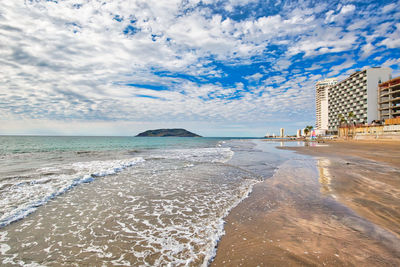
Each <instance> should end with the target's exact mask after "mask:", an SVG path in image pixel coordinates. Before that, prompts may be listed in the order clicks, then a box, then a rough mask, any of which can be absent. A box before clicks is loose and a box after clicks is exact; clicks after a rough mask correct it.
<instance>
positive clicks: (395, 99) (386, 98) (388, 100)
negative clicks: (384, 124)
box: [379, 77, 400, 120]
mask: <svg viewBox="0 0 400 267" xmlns="http://www.w3.org/2000/svg"><path fill="white" fill-rule="evenodd" d="M379 115H380V119H381V120H385V119H393V118H399V117H400V77H397V78H394V79H392V80H389V81H386V82H384V83H381V84H379Z"/></svg>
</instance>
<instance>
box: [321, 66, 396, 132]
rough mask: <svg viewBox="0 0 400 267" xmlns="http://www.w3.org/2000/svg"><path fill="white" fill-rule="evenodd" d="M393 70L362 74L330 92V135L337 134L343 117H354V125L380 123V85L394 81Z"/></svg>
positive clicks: (343, 82) (365, 71)
mask: <svg viewBox="0 0 400 267" xmlns="http://www.w3.org/2000/svg"><path fill="white" fill-rule="evenodd" d="M391 72H392V70H391V69H390V68H380V67H379V68H371V69H366V70H362V71H358V72H356V73H353V74H351V75H350V77H348V78H346V79H345V80H343V81H341V82H339V83H337V84H336V85H333V86H332V87H330V88H329V90H328V131H330V132H336V131H337V129H338V127H339V125H340V118H339V117H340V114H341V115H343V116H344V117H347V116H348V114H349V113H350V112H352V113H353V114H354V117H353V118H352V122H354V123H356V124H363V123H371V122H372V121H373V120H378V119H379V114H378V84H380V83H382V82H384V81H387V80H390V79H391Z"/></svg>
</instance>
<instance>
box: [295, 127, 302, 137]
mask: <svg viewBox="0 0 400 267" xmlns="http://www.w3.org/2000/svg"><path fill="white" fill-rule="evenodd" d="M296 137H297V138H300V137H301V129H298V130H297V134H296Z"/></svg>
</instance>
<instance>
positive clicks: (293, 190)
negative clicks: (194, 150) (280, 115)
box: [212, 154, 400, 266]
mask: <svg viewBox="0 0 400 267" xmlns="http://www.w3.org/2000/svg"><path fill="white" fill-rule="evenodd" d="M347 163H348V162H343V160H342V161H340V163H339V165H338V163H337V162H335V165H334V166H332V164H333V162H332V161H331V159H330V158H329V159H328V157H326V158H325V157H322V158H320V160H314V159H313V158H311V157H307V156H302V155H299V154H292V155H291V156H290V157H289V158H288V160H287V161H286V162H285V163H283V164H282V165H281V166H280V168H279V169H278V171H277V172H276V173H275V174H274V176H273V177H271V178H270V179H267V180H266V181H264V182H262V183H259V184H257V185H256V186H255V187H254V189H253V192H252V194H251V195H250V196H249V198H247V199H246V200H245V201H243V203H242V204H241V205H239V206H238V207H236V208H235V209H234V210H233V211H232V212H231V214H230V215H229V216H228V217H227V218H226V222H227V223H226V225H225V231H226V235H225V236H224V237H223V238H222V240H221V241H220V243H219V246H218V251H217V256H216V258H215V260H214V262H213V263H212V266H240V265H243V266H244V265H246V266H257V265H258V266H400V256H399V255H400V238H399V237H398V235H397V234H395V233H394V232H395V231H394V232H393V231H392V230H393V228H390V226H389V227H386V226H387V225H388V224H384V223H382V224H381V223H379V224H378V223H377V222H376V220H370V218H371V216H370V217H368V216H363V214H362V213H358V212H356V211H355V209H352V206H349V205H347V204H346V202H340V201H341V200H342V197H343V194H342V192H344V190H349V189H351V188H353V190H354V188H357V185H354V184H352V183H351V180H352V179H348V178H347V177H346V176H345V174H344V173H345V172H346V171H347V172H349V169H352V170H353V169H354V167H353V166H351V165H349V164H347ZM375 168H376V169H378V170H380V169H379V168H378V167H377V166H375ZM337 169H339V170H342V171H343V173H340V177H338V176H337V175H338V174H337V172H336V170H337ZM332 170H335V173H333V171H332ZM382 171H383V170H382ZM337 181H340V183H338V182H337ZM366 188H368V187H366ZM386 189H387V188H386ZM386 189H385V191H387V190H386ZM389 192H390V190H389ZM393 192H394V191H393ZM396 192H397V191H396ZM339 193H340V194H341V195H339ZM359 193H360V194H359V195H358V196H356V197H358V199H360V201H361V199H363V196H362V192H361V191H359ZM335 196H337V198H335ZM339 196H340V197H339ZM353 197H355V196H353ZM339 199H340V201H339ZM365 200H367V199H365ZM397 201H398V198H397ZM390 203H391V204H392V207H396V206H397V207H398V203H397V204H395V203H394V202H390ZM381 204H383V203H382V202H381ZM385 207H386V208H389V207H388V206H387V205H386V204H385ZM392 213H393V214H395V213H396V211H394V210H392ZM382 215H383V214H382ZM385 217H386V218H388V219H390V218H389V217H388V216H387V215H386V216H385ZM394 217H395V218H397V216H396V215H395V216H394ZM395 218H393V221H392V222H395V224H394V225H397V226H399V225H400V224H399V223H398V222H397V221H396V220H397V219H395ZM392 227H393V226H392Z"/></svg>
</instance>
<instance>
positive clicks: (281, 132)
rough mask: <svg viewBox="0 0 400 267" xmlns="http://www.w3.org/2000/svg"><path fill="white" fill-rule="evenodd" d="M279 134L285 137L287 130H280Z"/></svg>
mask: <svg viewBox="0 0 400 267" xmlns="http://www.w3.org/2000/svg"><path fill="white" fill-rule="evenodd" d="M279 132H280V134H281V137H285V129H284V128H281V129H280V130H279Z"/></svg>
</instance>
